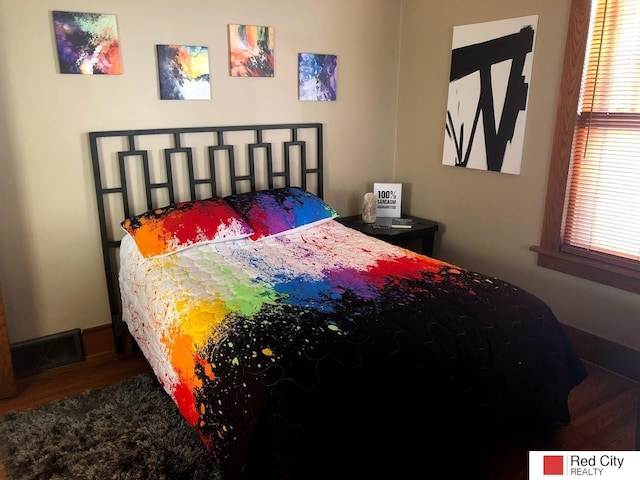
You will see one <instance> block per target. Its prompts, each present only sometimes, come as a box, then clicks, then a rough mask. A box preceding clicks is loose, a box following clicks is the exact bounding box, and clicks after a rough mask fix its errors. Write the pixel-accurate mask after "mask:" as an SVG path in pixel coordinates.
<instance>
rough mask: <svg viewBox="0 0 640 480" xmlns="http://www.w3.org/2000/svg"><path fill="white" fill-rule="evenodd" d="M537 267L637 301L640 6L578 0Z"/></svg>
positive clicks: (633, 1)
mask: <svg viewBox="0 0 640 480" xmlns="http://www.w3.org/2000/svg"><path fill="white" fill-rule="evenodd" d="M564 59H565V63H564V71H563V74H562V80H561V85H560V104H559V106H558V116H557V120H556V132H555V137H554V142H553V152H552V159H551V168H550V172H549V184H548V187H547V203H546V207H545V216H544V224H543V227H542V238H541V242H540V246H539V247H532V249H533V250H534V251H536V252H538V265H541V266H543V267H547V268H552V269H555V270H559V271H562V272H565V273H568V274H571V275H576V276H579V277H583V278H588V279H590V280H593V281H597V282H601V283H604V284H607V285H611V286H614V287H618V288H622V289H625V290H629V291H632V292H637V293H640V2H638V0H573V1H572V4H571V14H570V21H569V29H568V33H567V45H566V49H565V57H564Z"/></svg>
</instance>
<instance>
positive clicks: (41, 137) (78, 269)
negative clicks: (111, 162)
mask: <svg viewBox="0 0 640 480" xmlns="http://www.w3.org/2000/svg"><path fill="white" fill-rule="evenodd" d="M52 9H56V10H67V11H83V12H100V13H113V14H116V16H117V22H118V30H119V35H120V41H121V46H122V58H123V64H124V74H123V75H121V76H89V75H61V74H59V73H58V64H57V57H56V52H55V42H54V37H53V32H52V21H51V10H52ZM400 11H401V10H400V0H394V1H390V0H349V1H347V2H344V1H341V0H317V1H304V2H301V1H298V0H269V1H263V0H216V1H204V0H183V1H182V2H168V1H162V0H160V1H158V0H135V1H130V0H114V1H110V2H103V1H96V0H73V1H72V0H59V1H57V2H50V1H45V0H21V1H15V0H0V44H2V45H3V48H2V49H0V64H1V65H2V75H1V76H0V100H1V102H2V104H1V105H2V109H1V112H0V145H2V155H1V156H0V158H1V160H0V161H1V164H0V225H2V234H1V235H0V284H1V288H2V291H3V297H4V301H5V308H6V314H7V319H8V320H7V321H8V328H9V338H10V341H11V342H12V343H14V342H18V341H22V340H26V339H30V338H35V337H39V336H43V335H47V334H51V333H56V332H60V331H64V330H68V329H71V328H86V327H90V326H94V325H101V324H105V323H108V322H109V321H110V317H109V313H108V303H107V297H106V290H105V288H106V287H105V281H104V274H103V271H102V257H101V253H100V241H99V231H98V224H97V218H96V208H95V205H96V202H95V194H94V189H93V184H92V177H91V175H92V172H91V165H90V159H89V151H88V142H87V132H89V131H93V130H110V129H125V128H156V127H173V126H175V127H178V126H198V125H239V124H256V123H290V122H309V121H313V122H322V123H323V124H324V125H325V130H324V134H325V162H326V195H325V197H326V199H327V200H328V201H329V202H330V203H331V204H332V205H333V206H335V207H336V208H337V209H338V211H340V212H348V211H353V210H357V209H358V208H359V207H358V205H359V202H360V201H361V198H362V194H363V193H364V192H365V191H366V188H367V185H368V184H370V183H371V182H373V181H374V180H376V179H379V178H381V179H384V180H391V179H392V174H393V159H394V148H395V146H394V139H395V112H396V92H397V72H398V61H399V51H398V49H399V40H400ZM229 23H245V24H254V25H269V26H273V27H274V28H275V52H276V66H275V72H276V73H275V77H274V78H252V79H247V78H230V77H229V75H228V69H227V24H229ZM167 43H169V44H171V43H176V44H187V45H206V46H208V47H209V54H210V72H211V83H212V85H211V92H212V99H211V100H210V101H160V100H159V99H158V98H159V97H158V88H157V71H156V61H155V45H156V44H167ZM299 52H313V53H330V54H335V55H337V56H338V100H337V101H336V102H301V101H298V100H297V63H296V62H297V54H298V53H299Z"/></svg>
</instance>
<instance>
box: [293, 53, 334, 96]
mask: <svg viewBox="0 0 640 480" xmlns="http://www.w3.org/2000/svg"><path fill="white" fill-rule="evenodd" d="M337 69H338V57H337V56H336V55H320V54H317V53H299V54H298V98H299V99H300V100H312V101H319V102H322V101H327V102H331V101H335V99H336V86H337V78H336V75H337Z"/></svg>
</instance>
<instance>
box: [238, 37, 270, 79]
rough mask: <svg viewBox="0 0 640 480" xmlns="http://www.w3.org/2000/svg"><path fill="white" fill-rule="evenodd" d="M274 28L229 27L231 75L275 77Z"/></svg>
mask: <svg viewBox="0 0 640 480" xmlns="http://www.w3.org/2000/svg"><path fill="white" fill-rule="evenodd" d="M273 46H274V33H273V27H261V26H256V25H235V24H232V25H229V75H231V76H232V77H273V75H274V68H275V58H274V51H273Z"/></svg>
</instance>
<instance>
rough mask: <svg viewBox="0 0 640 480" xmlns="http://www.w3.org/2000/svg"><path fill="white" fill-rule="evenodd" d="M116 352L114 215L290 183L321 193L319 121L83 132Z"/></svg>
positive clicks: (119, 344) (118, 232) (119, 338)
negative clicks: (86, 137)
mask: <svg viewBox="0 0 640 480" xmlns="http://www.w3.org/2000/svg"><path fill="white" fill-rule="evenodd" d="M89 144H90V147H91V161H92V163H93V174H94V180H95V188H96V199H97V204H98V216H99V220H100V237H101V240H102V252H103V256H104V267H105V274H106V277H107V278H106V279H107V291H108V295H109V305H110V309H111V322H112V325H113V332H114V337H115V342H116V353H118V354H120V353H122V352H123V349H124V345H123V333H124V332H125V331H126V326H125V325H124V323H123V322H122V315H121V301H120V292H119V288H118V266H119V255H118V248H119V247H120V240H121V239H122V237H123V235H124V232H123V231H122V229H121V228H120V222H122V221H123V220H124V219H126V218H128V217H130V216H132V215H137V214H140V213H143V212H145V211H147V210H150V209H153V208H158V207H163V206H166V205H169V204H171V203H176V202H179V201H187V200H196V199H202V198H209V197H214V196H220V197H222V196H226V195H229V194H235V193H243V192H247V191H255V190H263V189H267V188H278V187H288V186H296V187H301V188H303V189H305V190H308V191H310V192H312V193H315V194H316V195H317V196H319V197H320V198H322V197H323V165H322V157H323V147H322V144H323V138H322V124H320V123H292V124H277V125H242V126H221V127H189V128H160V129H144V130H113V131H103V132H90V133H89Z"/></svg>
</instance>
